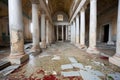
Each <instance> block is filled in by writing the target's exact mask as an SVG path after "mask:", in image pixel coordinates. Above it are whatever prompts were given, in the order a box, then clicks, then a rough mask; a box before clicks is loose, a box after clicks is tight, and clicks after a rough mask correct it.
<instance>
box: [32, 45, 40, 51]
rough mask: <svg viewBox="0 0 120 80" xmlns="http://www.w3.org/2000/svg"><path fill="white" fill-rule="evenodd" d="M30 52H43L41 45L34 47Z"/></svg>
mask: <svg viewBox="0 0 120 80" xmlns="http://www.w3.org/2000/svg"><path fill="white" fill-rule="evenodd" d="M30 52H33V53H36V52H41V49H40V46H39V45H37V46H34V45H33V46H32V48H31V50H30Z"/></svg>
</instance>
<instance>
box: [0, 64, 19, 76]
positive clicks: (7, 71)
mask: <svg viewBox="0 0 120 80" xmlns="http://www.w3.org/2000/svg"><path fill="white" fill-rule="evenodd" d="M19 66H20V65H11V66H9V67H7V68H5V69H3V70H1V71H0V77H4V76H7V75H8V74H10V73H11V72H13V71H14V70H15V69H17V68H18V67H19Z"/></svg>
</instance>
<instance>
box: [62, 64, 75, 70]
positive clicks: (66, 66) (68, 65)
mask: <svg viewBox="0 0 120 80" xmlns="http://www.w3.org/2000/svg"><path fill="white" fill-rule="evenodd" d="M61 69H62V70H65V69H73V66H72V64H65V65H61Z"/></svg>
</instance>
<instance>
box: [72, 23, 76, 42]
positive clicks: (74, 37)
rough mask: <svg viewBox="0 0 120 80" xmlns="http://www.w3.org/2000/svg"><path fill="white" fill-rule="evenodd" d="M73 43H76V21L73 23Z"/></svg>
mask: <svg viewBox="0 0 120 80" xmlns="http://www.w3.org/2000/svg"><path fill="white" fill-rule="evenodd" d="M73 43H74V44H75V43H76V27H75V21H73Z"/></svg>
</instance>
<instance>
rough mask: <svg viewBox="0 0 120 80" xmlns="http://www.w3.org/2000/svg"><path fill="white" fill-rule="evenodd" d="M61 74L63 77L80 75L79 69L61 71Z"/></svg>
mask: <svg viewBox="0 0 120 80" xmlns="http://www.w3.org/2000/svg"><path fill="white" fill-rule="evenodd" d="M61 75H62V76H64V77H75V76H80V71H69V72H61Z"/></svg>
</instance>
